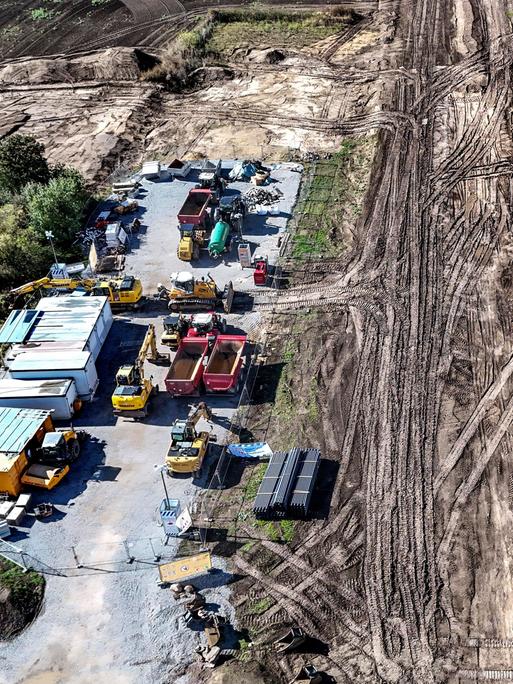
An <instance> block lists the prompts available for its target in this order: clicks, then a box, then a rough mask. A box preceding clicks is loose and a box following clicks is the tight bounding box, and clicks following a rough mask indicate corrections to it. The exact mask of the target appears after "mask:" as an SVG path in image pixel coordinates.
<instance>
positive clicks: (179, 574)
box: [159, 551, 212, 582]
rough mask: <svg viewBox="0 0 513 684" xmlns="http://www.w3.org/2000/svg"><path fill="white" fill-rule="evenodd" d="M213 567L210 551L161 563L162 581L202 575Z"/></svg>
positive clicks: (173, 580)
mask: <svg viewBox="0 0 513 684" xmlns="http://www.w3.org/2000/svg"><path fill="white" fill-rule="evenodd" d="M211 569H212V558H211V556H210V552H209V551H206V552H204V553H198V554H196V555H195V556H188V557H187V558H180V559H179V560H175V561H171V562H170V563H162V564H161V565H159V575H160V581H161V582H179V581H180V580H183V579H186V578H188V577H194V576H195V575H202V574H203V573H204V572H208V571H209V570H211Z"/></svg>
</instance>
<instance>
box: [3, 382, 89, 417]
mask: <svg viewBox="0 0 513 684" xmlns="http://www.w3.org/2000/svg"><path fill="white" fill-rule="evenodd" d="M79 406H80V400H79V399H78V394H77V388H76V387H75V383H74V382H73V380H69V379H68V380H67V379H65V378H61V379H57V380H12V379H11V378H4V379H2V380H0V407H3V408H28V409H44V410H47V411H52V418H53V419H55V420H69V419H70V418H71V417H72V416H73V414H74V413H75V410H77V409H78V408H79Z"/></svg>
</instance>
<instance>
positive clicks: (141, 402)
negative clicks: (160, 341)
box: [112, 323, 168, 420]
mask: <svg viewBox="0 0 513 684" xmlns="http://www.w3.org/2000/svg"><path fill="white" fill-rule="evenodd" d="M146 359H148V361H152V362H153V363H159V362H161V361H167V360H168V356H167V355H165V354H161V353H160V352H159V351H158V350H157V343H156V340H155V326H154V325H153V324H152V323H150V325H149V326H148V330H147V331H146V335H145V336H144V340H143V343H142V345H141V348H140V349H139V353H138V355H137V358H136V359H135V361H134V363H133V364H127V365H124V366H121V367H120V368H119V370H118V372H117V373H116V389H115V390H114V393H113V395H112V408H113V413H114V415H115V416H123V417H125V418H133V419H135V420H137V419H139V418H145V417H146V416H147V415H148V408H149V401H150V399H151V397H152V396H154V395H156V394H157V393H158V391H159V388H158V385H154V384H153V377H150V378H145V377H144V362H145V361H146Z"/></svg>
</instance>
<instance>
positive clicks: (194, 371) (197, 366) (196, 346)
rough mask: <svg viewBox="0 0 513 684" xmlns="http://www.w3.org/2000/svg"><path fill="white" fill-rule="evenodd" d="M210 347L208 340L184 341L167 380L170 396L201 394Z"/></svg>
mask: <svg viewBox="0 0 513 684" xmlns="http://www.w3.org/2000/svg"><path fill="white" fill-rule="evenodd" d="M208 347H209V342H208V340H207V339H206V338H200V337H195V338H187V337H186V338H185V339H183V340H182V342H181V343H180V346H179V347H178V351H177V352H176V356H175V358H174V360H173V363H172V364H171V367H170V369H169V372H168V374H167V376H166V379H165V384H166V390H167V391H168V392H169V394H171V395H172V396H190V395H193V394H198V393H199V390H200V384H201V378H202V376H203V370H204V368H205V365H204V359H205V358H206V356H207V354H208Z"/></svg>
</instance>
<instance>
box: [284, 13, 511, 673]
mask: <svg viewBox="0 0 513 684" xmlns="http://www.w3.org/2000/svg"><path fill="white" fill-rule="evenodd" d="M388 6H390V3H389V4H388ZM396 7H397V8H398V9H399V10H400V11H401V12H402V14H403V15H404V16H405V17H406V16H410V18H411V20H410V22H409V25H408V29H407V31H408V33H407V36H406V44H407V45H408V46H409V47H408V51H407V52H408V54H406V52H405V63H406V66H407V67H408V68H409V67H411V68H412V69H414V70H416V72H417V74H418V78H417V79H414V80H412V81H411V82H410V84H409V86H408V87H406V86H405V84H404V83H403V85H402V87H398V85H397V90H396V96H395V101H394V107H395V109H394V117H393V129H389V132H388V134H387V135H388V140H387V141H386V142H385V145H386V146H388V148H389V149H390V150H391V149H394V145H395V153H394V154H391V153H390V154H389V155H388V156H387V163H386V164H385V165H384V166H383V170H382V172H381V176H380V177H378V178H377V179H375V180H376V181H377V183H378V185H379V186H380V187H381V188H382V192H381V193H375V195H374V199H373V202H374V203H373V207H372V209H371V211H370V212H369V215H368V217H367V220H366V225H365V228H366V231H367V236H368V237H370V236H371V239H368V241H367V244H366V252H365V253H364V254H363V253H361V254H360V256H359V258H357V260H356V262H353V266H352V269H351V271H350V272H349V273H348V274H347V275H346V277H345V282H344V285H350V284H351V283H354V282H360V283H361V282H362V281H363V282H365V278H366V275H367V274H368V273H369V272H372V275H373V277H374V276H375V275H376V274H379V275H380V278H381V279H382V281H383V284H384V291H385V292H386V297H382V299H381V301H382V308H383V311H384V312H385V315H386V320H387V326H386V328H383V327H374V328H371V327H370V324H371V322H372V325H375V323H374V322H373V321H372V318H369V317H364V318H363V320H362V345H363V347H362V353H361V354H360V359H359V363H358V370H357V374H356V379H355V385H354V387H353V390H352V392H353V396H352V399H351V402H350V410H349V413H348V416H347V424H346V425H345V427H344V434H345V443H344V447H343V448H342V452H343V456H342V458H343V459H346V462H347V459H348V458H349V457H350V456H349V455H350V454H352V453H354V444H355V439H357V438H358V443H359V449H360V459H361V463H362V467H363V469H364V478H363V480H364V482H365V483H366V491H365V506H364V515H363V517H362V520H361V524H362V526H363V529H364V531H365V534H366V540H365V545H364V549H365V552H364V557H363V570H364V576H365V579H366V586H365V601H366V605H367V613H368V618H369V628H370V630H371V641H370V643H371V645H372V655H373V660H374V662H375V664H376V668H377V672H378V674H379V676H380V677H381V678H382V679H383V680H385V681H389V682H393V681H399V679H401V678H403V677H406V678H407V680H408V681H414V682H421V683H422V684H425V683H427V682H430V681H433V661H434V657H435V654H436V644H435V643H433V642H432V641H430V638H429V637H428V634H429V632H430V623H431V619H432V616H433V614H434V612H435V608H436V605H437V596H438V573H441V574H442V575H443V574H444V565H445V563H446V558H445V556H444V554H443V553H442V552H441V551H439V553H438V558H437V559H435V542H434V539H435V536H434V530H435V522H434V513H433V509H434V490H437V489H438V487H440V486H441V485H442V484H443V478H444V477H445V476H446V473H445V471H447V472H449V471H450V470H451V469H452V467H453V466H454V463H453V461H454V462H456V461H457V460H458V458H459V457H460V456H461V453H462V451H463V449H464V448H465V445H466V444H467V442H468V440H469V439H470V438H471V437H472V435H473V434H474V432H475V431H476V430H477V429H478V427H479V423H480V418H482V417H483V415H485V414H486V411H487V408H488V407H489V406H491V404H492V403H493V398H494V397H495V396H496V395H498V394H499V393H500V391H501V388H502V387H503V386H504V384H505V382H506V380H507V378H505V377H504V373H503V374H502V375H501V376H500V378H499V379H498V380H497V381H495V383H494V384H492V387H491V389H490V394H489V395H488V396H485V397H483V399H482V400H481V402H480V404H479V405H478V407H477V408H476V412H475V413H476V415H475V416H474V418H473V419H472V420H471V421H470V423H469V425H468V426H467V427H466V428H465V429H464V431H463V433H462V437H461V439H460V440H459V441H458V442H457V445H458V446H457V449H456V451H455V452H453V453H452V454H451V456H450V459H449V460H448V461H446V463H445V465H443V466H442V468H444V470H442V471H441V472H440V473H438V474H437V473H436V472H435V469H434V464H435V452H436V448H437V447H436V440H437V434H438V416H439V412H440V406H441V399H442V392H443V388H444V381H445V377H443V376H444V375H445V374H446V373H447V371H448V368H449V365H450V361H451V351H450V343H451V339H452V336H453V334H454V330H455V326H456V323H457V320H458V317H459V314H460V312H461V307H462V303H463V302H464V298H465V295H466V293H467V292H469V291H470V290H471V288H472V286H473V285H474V284H475V283H476V282H477V280H478V278H479V277H480V274H481V273H482V271H483V268H484V267H485V266H486V264H487V263H488V262H489V259H490V257H491V253H492V251H493V249H494V245H495V244H496V235H497V234H498V233H500V232H501V230H502V229H503V223H504V220H505V217H506V216H507V213H508V212H507V209H506V210H501V217H500V220H499V225H498V227H497V228H496V227H493V226H492V225H491V223H492V213H491V212H490V211H489V210H488V208H487V207H486V205H485V204H483V205H475V207H474V208H475V211H476V213H478V214H479V216H478V217H477V218H476V217H474V218H471V217H470V216H467V215H466V214H464V213H462V212H461V211H456V210H454V211H453V210H452V207H451V203H453V202H454V199H453V195H452V193H453V189H454V188H455V187H456V186H458V187H459V186H460V185H461V183H462V182H465V180H466V179H468V178H471V177H472V175H473V174H479V177H480V179H482V181H483V182H484V183H487V184H488V187H490V188H493V186H492V185H490V184H491V183H493V182H495V180H494V174H497V173H499V174H500V173H503V172H505V173H508V172H509V169H508V168H507V162H506V161H505V160H504V161H503V160H497V161H495V160H494V159H493V158H492V159H490V158H489V154H488V147H489V141H490V140H493V139H495V138H497V137H498V135H499V134H500V127H501V125H502V123H503V121H504V118H505V112H506V110H507V108H508V106H509V103H510V95H509V76H508V75H507V74H506V73H505V69H506V68H507V65H508V64H509V62H510V55H509V54H505V55H504V56H501V55H500V54H499V55H498V54H497V52H496V53H495V54H494V55H493V56H490V54H489V52H488V51H485V50H482V49H480V50H479V52H478V53H477V54H475V55H471V56H470V57H469V58H468V59H467V60H465V61H464V62H463V63H460V64H458V65H453V66H448V67H447V69H445V70H443V71H440V70H439V71H435V70H434V67H435V62H436V60H435V45H434V43H435V40H436V38H435V37H436V28H437V22H440V21H441V17H443V16H445V14H444V12H443V11H441V5H440V3H439V2H438V1H437V0H431V1H429V2H424V3H419V4H418V5H417V6H416V7H414V8H412V7H411V5H410V3H397V5H396ZM409 12H410V14H409ZM484 14H485V15H486V12H485V13H484ZM501 46H502V48H504V44H503V42H499V47H501ZM483 73H485V74H487V75H488V79H487V80H488V84H487V87H486V88H485V89H484V91H483V93H482V95H481V96H480V97H479V98H478V100H479V102H478V107H477V109H475V110H474V114H473V117H472V119H471V121H470V122H469V124H468V125H467V126H466V130H465V131H464V133H463V136H462V137H461V138H460V139H459V140H451V143H450V145H449V150H450V151H449V154H448V156H447V157H446V159H445V161H443V162H438V163H437V162H435V158H434V155H433V150H434V148H435V142H434V129H435V127H434V117H435V116H436V115H437V114H438V108H440V107H444V106H448V102H449V101H450V99H451V98H450V97H449V95H450V94H451V93H452V92H453V91H454V90H456V89H458V88H460V87H461V84H462V82H464V81H466V80H468V79H471V78H473V76H475V75H479V76H482V74H483ZM407 111H410V112H411V111H415V117H414V119H415V120H414V121H413V122H412V121H411V119H410V118H409V117H408V119H407V120H406V119H405V118H404V117H401V112H407ZM452 116H454V117H457V116H458V113H457V112H455V111H454V112H452ZM391 134H392V135H391ZM448 176H450V180H449V179H448ZM480 182H481V180H480ZM489 201H490V202H491V203H492V204H494V203H496V199H494V197H493V195H492V196H491V198H490V200H489ZM454 209H456V206H455V205H454ZM379 238H384V240H385V245H384V249H382V250H381V251H377V250H376V245H377V244H378V239H379ZM483 243H484V244H483ZM326 291H327V292H328V291H329V286H328V289H327V290H326ZM399 302H400V303H401V304H402V307H403V310H402V311H401V312H399V311H398V309H399V307H398V303H399ZM371 331H373V337H374V341H373V343H372V345H371V346H372V358H371V357H370V355H369V353H368V347H367V350H366V347H365V345H366V344H367V341H368V340H369V339H370V333H371ZM508 366H509V364H508ZM491 372H492V375H493V370H492V371H491ZM508 372H509V368H508ZM489 376H490V373H488V374H487V377H488V378H489ZM508 377H509V374H508ZM362 407H364V409H362ZM512 420H513V408H512V407H511V406H510V405H508V408H507V410H506V411H505V412H503V414H502V418H501V421H500V423H499V426H498V428H497V429H496V431H495V433H494V435H493V436H492V438H491V441H490V443H489V444H488V448H487V449H486V450H485V451H484V452H483V454H482V456H481V458H480V459H479V460H478V462H477V463H476V465H475V467H474V470H473V471H472V472H471V475H470V476H469V477H468V478H467V480H466V482H465V483H464V485H463V487H462V489H461V490H460V495H459V498H457V499H456V500H455V501H454V505H453V515H452V519H451V522H450V528H449V532H448V535H449V536H446V537H445V538H444V547H442V551H446V550H447V549H448V548H449V547H450V542H451V538H450V531H451V530H454V529H455V527H456V525H457V523H458V516H459V515H460V514H461V511H462V509H463V507H464V505H465V502H466V497H468V495H469V494H470V492H471V491H472V489H473V488H474V487H475V485H476V484H477V482H478V481H479V478H480V476H481V473H482V472H483V469H484V467H486V464H487V463H488V461H489V459H490V458H491V456H492V455H493V453H494V451H495V449H496V448H497V445H498V444H500V441H501V439H502V438H503V436H504V434H505V432H506V431H507V429H508V426H509V425H510V423H511V421H512ZM346 454H347V455H346ZM451 464H452V465H451ZM345 470H346V468H345V467H344V465H343V467H342V468H341V471H342V474H341V477H340V478H339V480H338V483H337V491H336V493H335V495H334V498H333V504H334V512H335V515H334V517H333V518H332V519H331V520H330V521H329V522H328V523H327V524H326V525H325V526H324V528H323V529H321V530H320V531H319V532H318V531H317V530H316V531H315V533H314V534H312V535H311V536H310V537H308V539H306V540H305V541H304V542H303V543H302V544H301V545H300V546H299V548H297V549H295V551H294V555H295V557H296V558H299V557H300V556H302V555H303V554H304V553H305V552H306V549H308V551H309V554H308V555H309V557H311V553H310V552H311V551H315V550H318V552H319V553H322V549H323V546H324V544H325V542H326V541H327V540H328V539H330V538H331V541H330V543H331V544H335V545H337V544H342V541H341V539H342V538H341V536H340V530H339V526H340V523H341V520H342V519H343V516H344V514H345V513H346V509H347V504H346V505H345V506H344V505H343V504H342V502H343V498H342V496H341V491H342V483H343V473H345ZM437 475H438V477H437ZM433 481H434V482H433ZM337 535H338V536H337ZM436 560H438V565H437V562H436ZM283 562H286V561H283ZM293 564H294V561H293V560H292V559H291V560H290V562H289V565H293ZM280 567H281V566H280ZM298 573H299V570H298ZM298 586H299V587H300V586H301V585H298ZM308 586H310V585H308ZM391 616H394V618H393V619H392V618H391ZM321 634H322V632H321Z"/></svg>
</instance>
